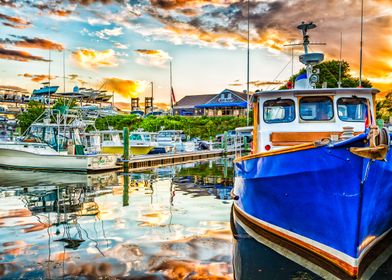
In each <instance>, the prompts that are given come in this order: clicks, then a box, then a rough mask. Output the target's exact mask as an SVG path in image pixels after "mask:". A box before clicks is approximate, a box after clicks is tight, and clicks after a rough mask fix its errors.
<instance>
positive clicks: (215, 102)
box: [173, 89, 247, 116]
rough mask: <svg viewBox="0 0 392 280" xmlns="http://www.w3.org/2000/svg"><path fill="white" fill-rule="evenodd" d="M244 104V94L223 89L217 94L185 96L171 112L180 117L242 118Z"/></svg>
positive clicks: (244, 108)
mask: <svg viewBox="0 0 392 280" xmlns="http://www.w3.org/2000/svg"><path fill="white" fill-rule="evenodd" d="M246 104H247V100H246V94H245V93H242V92H238V91H234V90H230V89H225V90H223V91H222V92H221V93H219V94H205V95H188V96H185V97H183V98H182V99H181V100H180V101H178V102H177V103H176V104H175V106H173V110H174V114H175V115H182V116H187V115H189V116H244V115H245V114H246Z"/></svg>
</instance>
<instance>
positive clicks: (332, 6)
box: [149, 0, 392, 84]
mask: <svg viewBox="0 0 392 280" xmlns="http://www.w3.org/2000/svg"><path fill="white" fill-rule="evenodd" d="M305 2H306V4H305ZM151 3H152V5H153V7H154V8H155V9H150V10H149V13H150V15H151V16H152V17H154V18H156V19H157V20H159V21H160V22H161V23H162V24H163V25H164V29H165V31H167V32H161V34H165V37H164V38H167V39H168V40H172V41H173V42H175V43H176V44H199V45H203V46H212V47H222V48H236V47H239V46H242V47H246V43H247V30H246V23H247V19H248V13H247V4H248V1H224V0H221V1H201V0H200V1H193V0H191V1H184V0H178V1H175V0H167V1H165V0H152V1H151ZM206 5H209V6H208V7H209V8H208V9H205V8H204V7H205V6H206ZM249 5H250V15H249V20H250V24H251V34H250V35H251V36H250V43H251V47H254V48H259V47H265V48H268V49H270V50H273V51H279V52H286V49H285V48H284V46H283V45H284V44H285V43H287V42H288V41H289V40H291V39H292V38H297V39H298V41H301V40H302V36H301V34H300V32H299V31H298V30H297V29H296V26H297V25H298V24H299V23H300V21H302V20H304V21H309V20H312V21H314V22H315V23H316V24H318V25H319V27H318V28H317V29H316V30H314V31H312V32H310V36H311V40H312V41H314V42H326V43H327V45H326V46H323V47H312V48H314V51H317V50H322V51H323V52H325V54H326V59H336V58H338V57H339V47H340V40H339V38H340V33H341V32H342V33H343V58H344V59H345V60H346V61H348V62H349V63H350V65H351V66H352V69H353V70H355V71H354V72H353V74H354V75H358V72H359V71H358V68H359V37H360V36H359V29H360V24H359V22H360V5H358V3H357V1H356V0H348V1H338V0H331V1H324V2H322V3H320V1H310V2H309V1H303V0H293V1H280V0H271V1H249ZM193 7H197V8H199V9H198V10H197V11H198V13H194V15H192V13H190V14H189V16H187V18H185V19H184V17H181V16H178V15H179V14H181V13H182V9H183V8H193ZM391 9H392V2H391V1H387V0H379V1H373V2H371V1H368V2H367V3H366V6H365V32H364V49H363V54H364V56H363V58H364V69H363V70H364V71H363V73H364V74H365V77H366V78H368V79H370V80H371V81H374V83H378V84H385V83H380V82H379V79H380V78H382V79H383V80H384V81H386V80H388V79H389V80H390V78H391V77H390V75H389V73H391V72H392V64H391V63H390V62H391V61H392V51H391V49H392V17H391V16H390V12H389V11H391ZM162 10H164V11H162ZM165 10H170V11H171V12H170V13H168V12H167V11H165ZM326 10H328V11H329V12H328V13H325V11H326ZM299 11H300V12H299ZM282 15H284V16H282ZM293 19H294V20H293ZM295 19H298V20H295ZM158 36H159V34H158ZM301 52H302V50H301Z"/></svg>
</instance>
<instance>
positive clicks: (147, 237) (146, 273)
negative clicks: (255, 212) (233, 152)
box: [0, 160, 233, 279]
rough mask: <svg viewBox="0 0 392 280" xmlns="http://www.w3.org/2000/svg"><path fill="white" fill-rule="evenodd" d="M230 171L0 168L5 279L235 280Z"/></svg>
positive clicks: (211, 166) (196, 167)
mask: <svg viewBox="0 0 392 280" xmlns="http://www.w3.org/2000/svg"><path fill="white" fill-rule="evenodd" d="M232 172H233V169H232V166H231V164H230V163H229V161H225V160H219V161H207V162H203V163H195V164H187V165H182V166H172V167H165V168H161V169H155V170H151V171H148V172H138V173H132V174H127V175H122V174H119V173H115V172H110V173H105V174H91V175H90V174H89V175H87V174H77V173H43V172H33V171H13V170H1V171H0V205H1V208H0V230H1V235H0V277H6V278H59V277H82V278H85V277H87V278H92V279H94V278H96V277H104V276H111V277H117V278H124V279H125V278H129V279H185V278H187V279H231V278H232V266H231V246H232V245H231V232H230V227H229V223H228V213H229V210H230V204H229V203H227V202H228V201H227V200H228V199H229V192H230V190H231V188H232V181H231V180H232V179H231V178H232V177H233V174H232Z"/></svg>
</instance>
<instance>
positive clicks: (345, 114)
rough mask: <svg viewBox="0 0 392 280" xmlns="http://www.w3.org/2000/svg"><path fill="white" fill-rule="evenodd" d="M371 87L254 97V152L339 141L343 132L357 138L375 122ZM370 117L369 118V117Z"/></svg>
mask: <svg viewBox="0 0 392 280" xmlns="http://www.w3.org/2000/svg"><path fill="white" fill-rule="evenodd" d="M378 92H379V91H378V90H377V89H372V88H334V89H332V88H322V89H302V90H296V89H291V90H276V91H266V92H259V93H256V94H255V95H254V96H253V102H254V120H255V122H254V139H253V151H254V153H257V152H265V151H269V150H274V149H279V148H283V147H288V146H294V145H298V144H303V143H310V142H317V141H321V140H325V139H329V140H330V141H338V140H339V139H341V138H342V134H343V130H348V131H349V132H350V133H353V134H354V135H356V134H359V133H361V132H363V131H364V130H365V121H366V120H367V119H369V118H370V116H372V118H373V119H374V110H372V108H374V105H375V104H374V100H375V95H376V94H377V93H378ZM368 116H369V117H368Z"/></svg>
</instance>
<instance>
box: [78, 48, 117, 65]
mask: <svg viewBox="0 0 392 280" xmlns="http://www.w3.org/2000/svg"><path fill="white" fill-rule="evenodd" d="M72 59H73V60H74V61H75V62H76V63H77V64H79V65H80V66H82V67H86V68H98V67H114V66H117V65H118V63H117V58H116V54H115V52H114V51H113V50H112V49H108V50H104V51H97V50H93V49H81V50H77V51H75V52H73V53H72Z"/></svg>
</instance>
